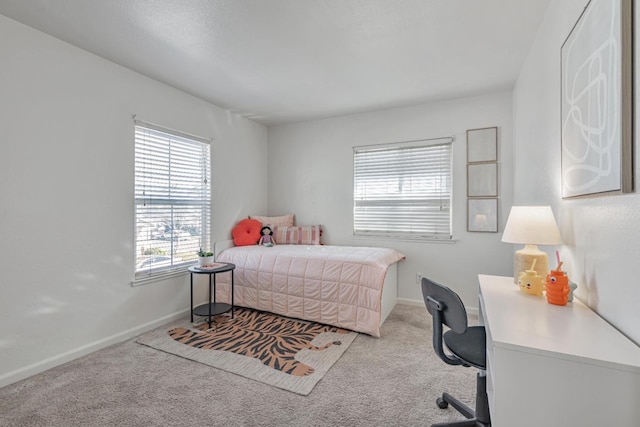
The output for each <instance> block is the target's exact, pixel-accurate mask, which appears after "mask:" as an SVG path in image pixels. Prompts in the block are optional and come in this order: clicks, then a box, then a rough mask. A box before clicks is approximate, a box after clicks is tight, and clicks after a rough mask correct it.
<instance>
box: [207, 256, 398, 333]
mask: <svg viewBox="0 0 640 427" xmlns="http://www.w3.org/2000/svg"><path fill="white" fill-rule="evenodd" d="M401 259H404V255H403V254H401V253H400V252H398V251H395V250H393V249H388V248H372V247H356V246H320V245H312V246H304V245H277V246H273V247H263V246H259V245H255V246H238V247H232V248H228V249H225V250H224V251H222V252H221V253H220V255H219V256H218V258H217V259H216V261H217V262H230V263H233V264H235V265H236V269H235V272H234V287H235V292H234V297H235V299H234V304H235V305H238V306H242V307H250V308H255V309H258V310H263V311H269V312H272V313H276V314H280V315H283V316H288V317H293V318H298V319H305V320H312V321H315V322H320V323H326V324H329V325H334V326H338V327H341V328H346V329H351V330H354V331H358V332H363V333H366V334H369V335H372V336H375V337H379V336H380V317H381V316H380V310H381V299H382V285H383V283H384V279H385V275H386V273H387V269H388V268H389V266H390V265H392V264H393V263H395V262H397V261H399V260H401ZM216 282H217V286H216V300H217V301H218V302H226V303H229V302H230V299H231V298H230V295H231V293H230V287H231V274H230V273H224V274H220V275H218V278H217V280H216Z"/></svg>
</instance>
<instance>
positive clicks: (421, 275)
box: [416, 273, 424, 285]
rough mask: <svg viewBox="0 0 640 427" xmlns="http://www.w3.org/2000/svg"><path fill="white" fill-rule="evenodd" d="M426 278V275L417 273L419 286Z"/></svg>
mask: <svg viewBox="0 0 640 427" xmlns="http://www.w3.org/2000/svg"><path fill="white" fill-rule="evenodd" d="M423 276H424V274H422V273H416V283H417V284H418V285H420V284H422V277H423Z"/></svg>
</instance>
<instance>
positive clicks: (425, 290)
mask: <svg viewBox="0 0 640 427" xmlns="http://www.w3.org/2000/svg"><path fill="white" fill-rule="evenodd" d="M422 297H423V298H424V304H425V305H426V306H427V310H428V311H429V314H431V316H432V317H433V349H434V351H435V352H436V354H437V355H438V356H439V357H440V359H442V360H443V361H444V362H446V363H448V364H449V365H464V366H469V365H468V364H467V363H465V362H464V361H463V360H462V359H460V358H459V357H457V356H455V355H453V354H447V353H445V351H444V345H443V334H444V332H443V327H442V325H447V326H448V327H449V328H450V329H451V331H453V332H454V333H457V334H462V333H464V332H465V331H466V330H467V311H466V310H465V308H464V304H462V301H461V300H460V297H459V296H458V294H456V293H455V292H453V291H452V290H451V289H449V288H447V287H446V286H442V285H440V284H439V283H436V282H434V281H432V280H429V279H427V278H426V277H423V278H422Z"/></svg>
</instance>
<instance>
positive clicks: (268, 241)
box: [258, 225, 276, 247]
mask: <svg viewBox="0 0 640 427" xmlns="http://www.w3.org/2000/svg"><path fill="white" fill-rule="evenodd" d="M260 234H261V236H260V240H259V241H258V244H259V245H262V246H266V247H271V246H273V245H275V244H276V240H275V239H274V238H273V231H272V230H271V227H269V226H266V225H265V226H264V227H262V229H261V230H260Z"/></svg>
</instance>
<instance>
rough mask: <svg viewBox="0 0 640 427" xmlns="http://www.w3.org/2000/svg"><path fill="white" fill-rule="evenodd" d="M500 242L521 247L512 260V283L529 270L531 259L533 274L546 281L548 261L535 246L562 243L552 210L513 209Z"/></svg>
mask: <svg viewBox="0 0 640 427" xmlns="http://www.w3.org/2000/svg"><path fill="white" fill-rule="evenodd" d="M502 241H503V242H507V243H521V244H524V248H522V249H520V250H517V251H516V253H515V254H514V257H513V282H514V283H518V276H519V275H520V273H521V272H522V271H525V270H527V269H529V268H531V264H533V260H534V259H535V260H536V264H535V271H536V272H537V273H538V274H539V275H541V276H542V277H547V274H548V273H549V259H548V257H547V254H546V253H545V252H543V251H541V250H540V249H538V246H537V245H558V244H560V243H562V239H561V238H560V230H558V225H557V224H556V220H555V218H554V216H553V211H552V210H551V206H512V207H511V212H509V217H508V218H507V225H506V226H505V228H504V232H503V233H502Z"/></svg>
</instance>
